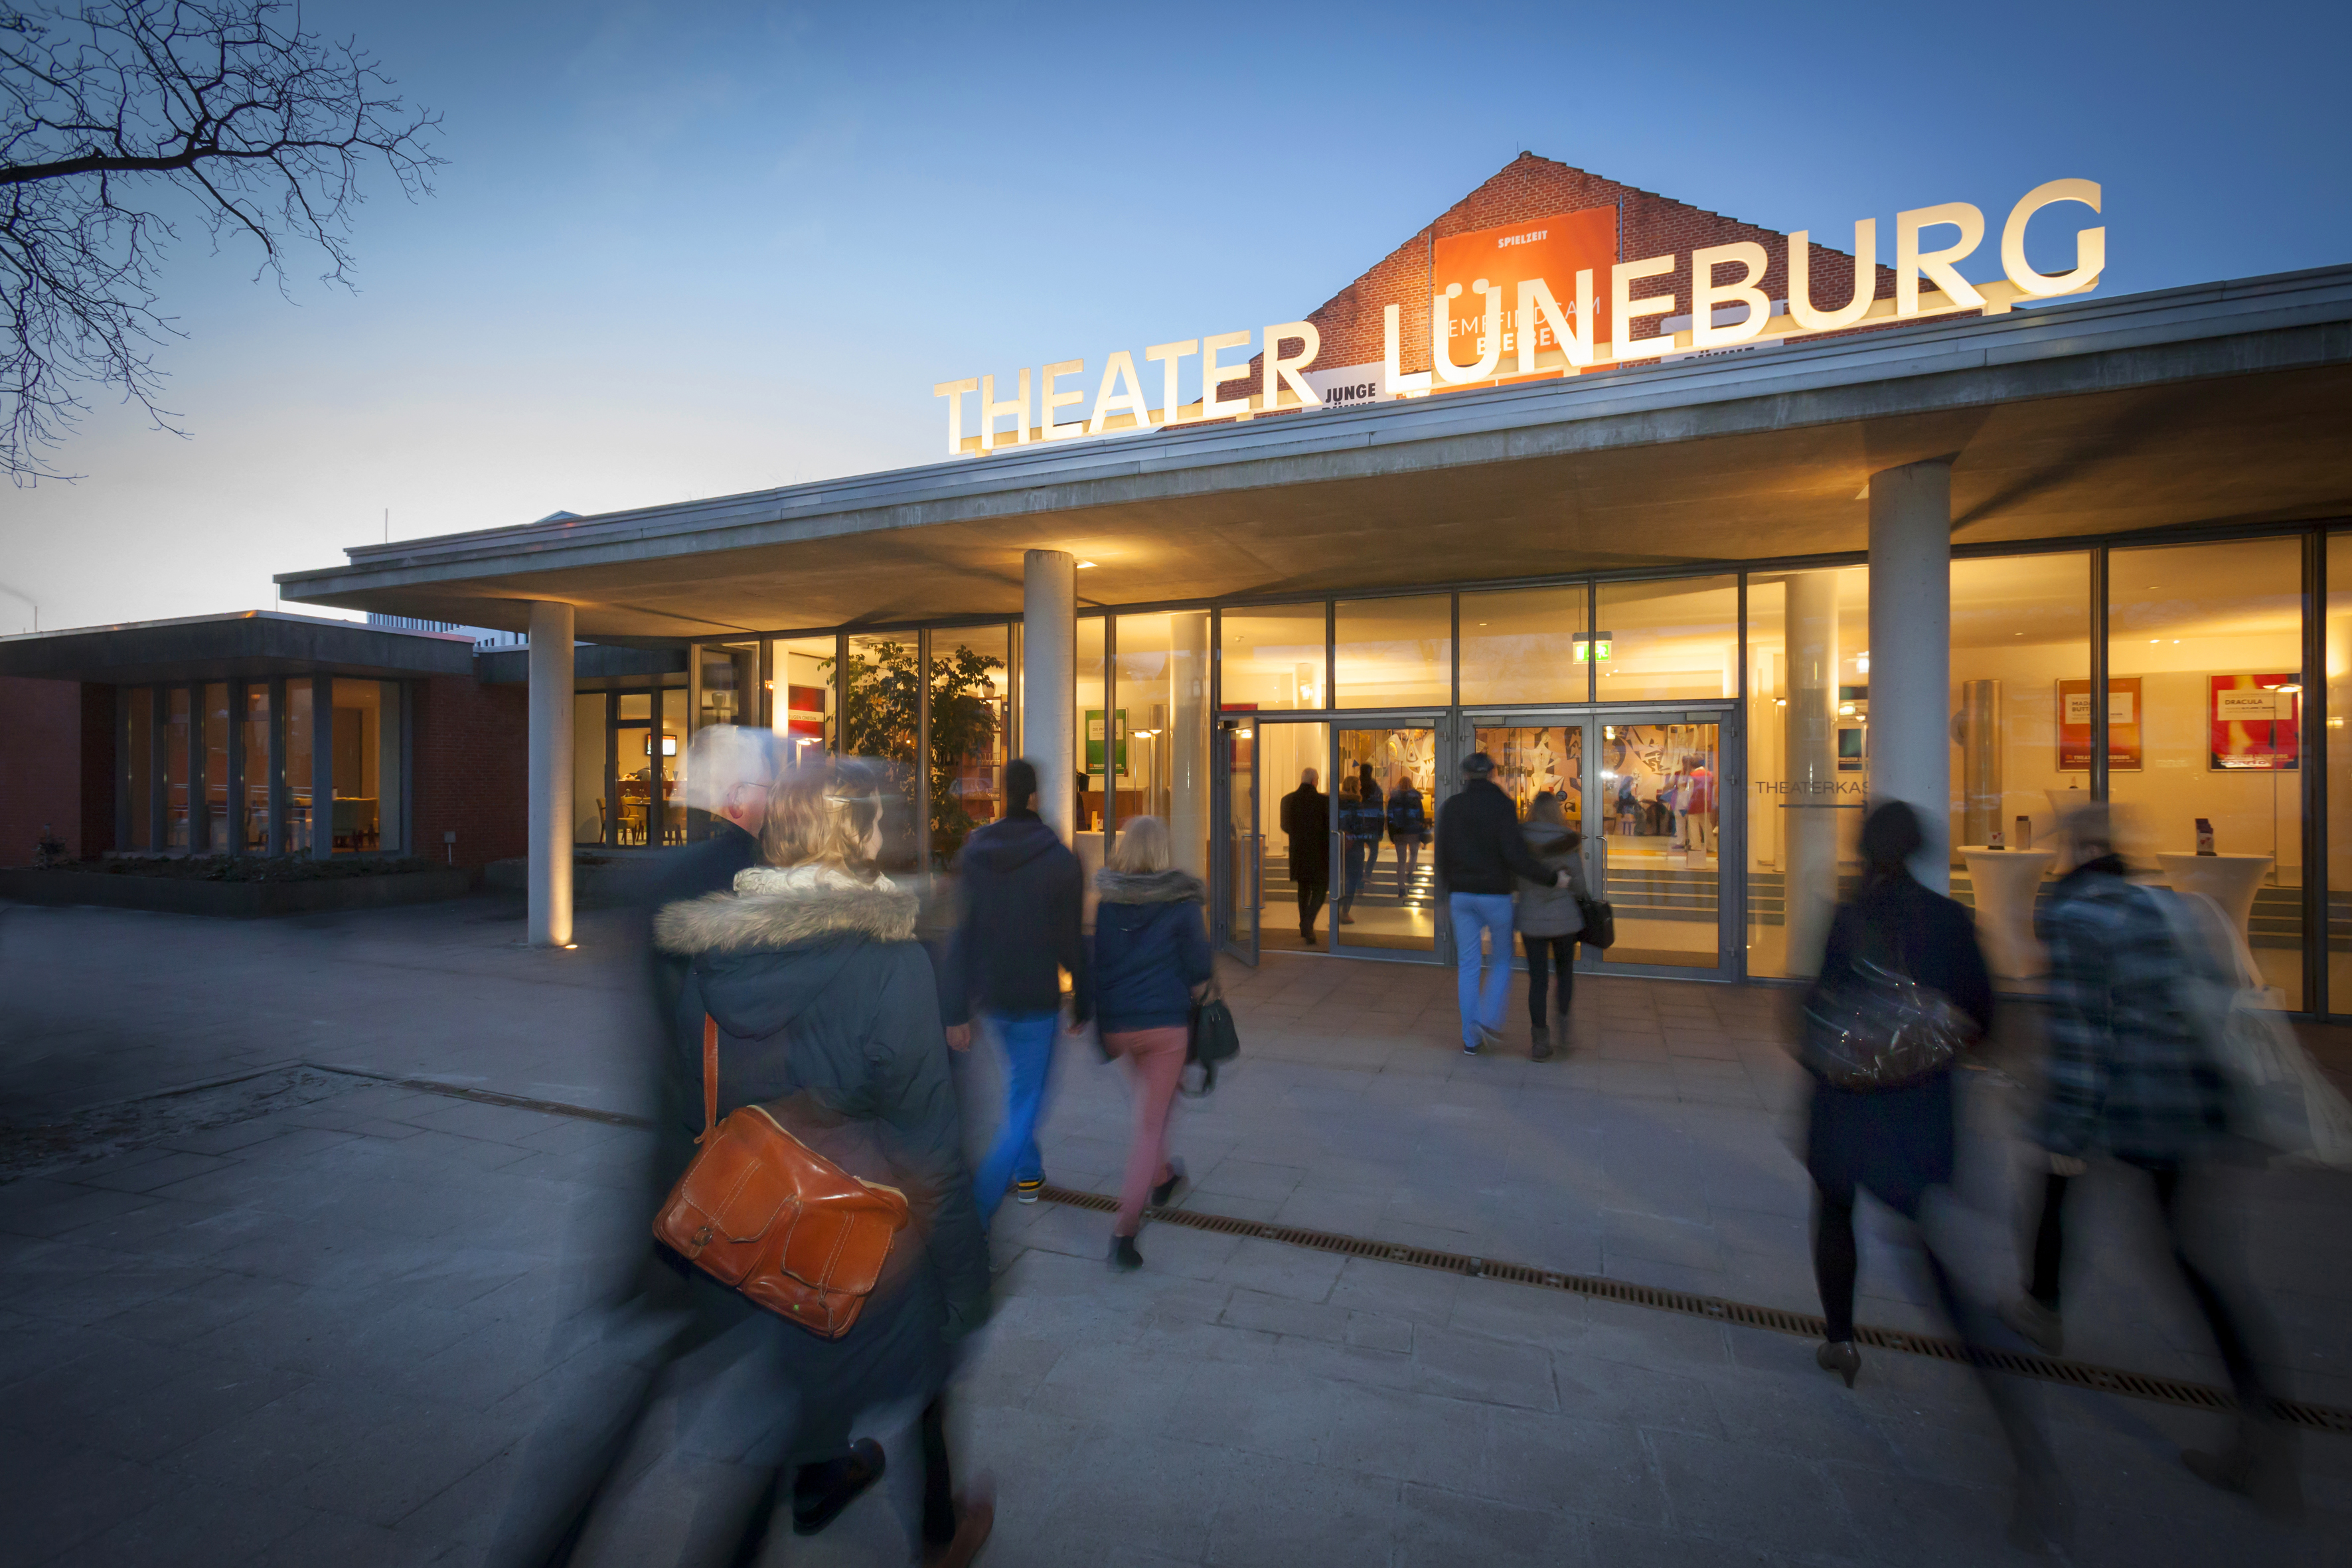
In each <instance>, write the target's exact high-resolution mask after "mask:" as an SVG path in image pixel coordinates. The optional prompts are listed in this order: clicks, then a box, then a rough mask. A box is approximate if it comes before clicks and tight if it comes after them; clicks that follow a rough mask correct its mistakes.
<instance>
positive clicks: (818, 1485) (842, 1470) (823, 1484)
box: [793, 1437, 884, 1535]
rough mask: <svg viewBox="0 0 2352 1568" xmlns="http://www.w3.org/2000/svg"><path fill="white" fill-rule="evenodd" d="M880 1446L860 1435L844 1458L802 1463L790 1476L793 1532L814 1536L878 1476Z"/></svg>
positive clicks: (839, 1515)
mask: <svg viewBox="0 0 2352 1568" xmlns="http://www.w3.org/2000/svg"><path fill="white" fill-rule="evenodd" d="M883 1464H884V1460H883V1457H882V1445H881V1444H879V1443H877V1442H876V1441H875V1440H874V1439H873V1438H871V1437H860V1438H859V1439H857V1441H856V1442H855V1443H852V1444H851V1445H850V1446H849V1453H848V1455H847V1456H846V1457H845V1458H838V1459H828V1460H826V1461H825V1462H824V1463H823V1464H821V1465H803V1466H802V1467H801V1468H800V1473H799V1474H798V1475H795V1476H794V1477H793V1534H794V1535H814V1534H815V1533H816V1532H817V1531H820V1530H823V1529H824V1527H825V1526H826V1525H828V1524H831V1523H832V1522H833V1521H835V1520H836V1519H838V1518H840V1517H841V1510H843V1509H845V1508H847V1507H848V1506H849V1505H850V1504H851V1503H853V1502H856V1500H857V1498H858V1494H859V1493H861V1492H863V1491H864V1490H865V1489H866V1488H867V1487H870V1486H872V1485H873V1484H874V1483H875V1482H876V1481H878V1480H880V1479H882V1467H883Z"/></svg>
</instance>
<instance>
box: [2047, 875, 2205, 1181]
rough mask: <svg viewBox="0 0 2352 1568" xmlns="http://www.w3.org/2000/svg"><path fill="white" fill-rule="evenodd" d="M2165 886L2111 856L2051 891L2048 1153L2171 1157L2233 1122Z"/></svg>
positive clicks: (2195, 1151) (2155, 1160) (2197, 1150)
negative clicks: (2189, 996)
mask: <svg viewBox="0 0 2352 1568" xmlns="http://www.w3.org/2000/svg"><path fill="white" fill-rule="evenodd" d="M2167 896H2168V895H2166V894H2164V893H2161V892H2158V891H2155V890H2153V889H2146V888H2137V887H2134V886H2133V885H2132V884H2131V883H2129V882H2127V881H2126V880H2124V877H2123V862H2122V861H2121V860H2119V859H2116V858H2114V857H2113V856H2109V857H2106V858H2103V859H2099V860H2094V861H2092V862H2090V863H2089V864H2088V865H2085V866H2082V867H2079V868H2076V869H2074V871H2072V872H2069V873H2068V874H2067V875H2066V876H2065V877H2064V878H2063V879H2060V881H2059V883H2058V886H2057V888H2056V889H2053V893H2052V895H2051V900H2050V910H2049V915H2048V917H2047V922H2046V926H2045V929H2044V931H2043V935H2044V937H2045V938H2046V940H2047V941H2048V942H2049V946H2050V1000H2051V1008H2050V1015H2049V1022H2050V1058H2049V1063H2048V1073H2047V1077H2048V1085H2047V1089H2046V1092H2045V1096H2044V1099H2043V1101H2042V1116H2041V1122H2040V1126H2039V1128H2038V1130H2037V1131H2038V1137H2039V1141H2040V1142H2041V1144H2042V1147H2043V1148H2045V1149H2048V1150H2049V1151H2051V1152H2053V1153H2057V1154H2074V1155H2083V1154H2090V1153H2097V1152H2106V1153H2111V1154H2114V1155H2116V1156H2117V1157H2119V1158H2122V1159H2125V1160H2131V1161H2137V1162H2140V1163H2149V1164H2174V1163H2179V1162H2180V1161H2183V1160H2187V1159H2192V1158H2195V1157H2196V1156H2198V1155H2200V1154H2203V1153H2206V1152H2210V1150H2211V1149H2212V1148H2213V1146H2214V1145H2215V1144H2216V1143H2217V1142H2219V1141H2220V1140H2221V1137H2222V1136H2223V1135H2224V1133H2225V1132H2226V1131H2227V1129H2228V1125H2229V1120H2230V1096H2229V1085H2228V1081H2227V1080H2226V1079H2224V1078H2223V1077H2222V1076H2221V1070H2220V1068H2218V1067H2217V1066H2216V1065H2215V1063H2214V1061H2213V1059H2212V1057H2211V1053H2210V1050H2209V1049H2208V1048H2207V1047H2206V1045H2205V1043H2204V1042H2203V1041H2202V1040H2200V1038H2199V1037H2198V1035H2197V1032H2196V1031H2195V1030H2194V1029H2193V1028H2192V1027H2191V1026H2190V1025H2189V1020H2188V1018H2187V1017H2186V1016H2184V1015H2183V1012H2182V1009H2181V1006H2180V1003H2179V997H2178V994H2177V993H2176V991H2175V988H2174V984H2173V983H2174V980H2175V978H2176V976H2178V975H2179V973H2181V970H2182V965H2183V963H2184V962H2185V960H2184V956H2183V955H2182V954H2181V953H2180V952H2179V949H2178V948H2177V947H2176V946H2175V945H2174V942H2173V939H2172V932H2171V929H2170V927H2169V926H2168V924H2167V923H2166V921H2165V917H2164V910H2163V907H2162V906H2161V905H2160V904H2159V903H2158V901H2157V900H2159V899H2162V898H2165V897H2167Z"/></svg>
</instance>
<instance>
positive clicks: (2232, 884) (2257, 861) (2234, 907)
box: [2156, 855, 2271, 937]
mask: <svg viewBox="0 0 2352 1568" xmlns="http://www.w3.org/2000/svg"><path fill="white" fill-rule="evenodd" d="M2156 863H2157V864H2158V865H2159V866H2161V867H2163V868H2164V879H2165V880H2166V881H2168V882H2169V883H2171V884H2172V890H2173V891H2174V892H2176V893H2202V894H2204V895H2205V896H2206V897H2207V898H2209V899H2210V900H2213V901H2214V902H2215V903H2217V904H2219V905H2221V912H2222V913H2223V914H2225V915H2227V916H2229V917H2230V924H2231V926H2232V927H2233V928H2235V930H2236V931H2237V933H2238V935H2239V936H2241V937H2250V933H2249V932H2248V931H2247V929H2246V926H2247V922H2248V921H2250V920H2251V919H2252V916H2253V912H2254V891H2255V889H2258V888H2260V887H2261V886H2262V885H2263V877H2264V876H2265V875H2267V874H2268V873H2269V871H2270V868H2271V858H2270V857H2269V856H2267V855H2158V857H2157V858H2156Z"/></svg>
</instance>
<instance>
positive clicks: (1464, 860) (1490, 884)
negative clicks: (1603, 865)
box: [1437, 752, 1568, 1057]
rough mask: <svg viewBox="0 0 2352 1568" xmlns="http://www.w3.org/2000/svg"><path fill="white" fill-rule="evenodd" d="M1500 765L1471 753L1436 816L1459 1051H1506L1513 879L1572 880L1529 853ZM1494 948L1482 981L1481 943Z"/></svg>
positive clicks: (1557, 883)
mask: <svg viewBox="0 0 2352 1568" xmlns="http://www.w3.org/2000/svg"><path fill="white" fill-rule="evenodd" d="M1494 772H1495V759H1494V758H1492V757H1490V756H1488V755H1487V754H1486V752H1471V753H1470V754H1469V755H1468V756H1466V757H1465V758H1463V759H1462V793H1461V794H1459V795H1455V796H1454V798H1453V799H1451V800H1449V801H1447V802H1446V803H1445V804H1444V805H1441V806H1439V807H1438V808H1437V885H1438V886H1439V887H1440V888H1442V889H1444V891H1445V908H1446V912H1447V914H1448V915H1450V916H1451V917H1452V919H1453V922H1454V964H1455V971H1454V973H1455V982H1454V999H1455V1001H1456V1002H1457V1004H1458V1005H1460V1007H1461V1010H1462V1049H1463V1052H1464V1054H1465V1055H1467V1056H1474V1057H1475V1056H1476V1055H1477V1054H1478V1049H1479V1047H1481V1046H1482V1045H1490V1046H1499V1045H1501V1044H1502V1043H1503V1001H1504V998H1505V997H1507V995H1509V994H1510V989H1511V894H1512V892H1513V891H1514V890H1515V889H1517V887H1518V883H1517V881H1516V880H1514V879H1515V878H1518V877H1525V878H1526V879H1528V881H1530V882H1534V883H1537V884H1538V885H1539V886H1546V887H1559V888H1565V887H1567V886H1568V873H1567V872H1565V871H1561V870H1558V869H1555V868H1552V867H1549V866H1547V865H1545V864H1544V863H1543V862H1542V861H1540V860H1538V859H1537V858H1536V857H1535V852H1534V851H1533V850H1531V849H1529V848H1528V838H1527V835H1526V833H1525V832H1523V831H1522V830H1521V829H1520V827H1519V813H1518V808H1517V806H1515V805H1512V804H1511V797H1510V796H1509V795H1505V794H1504V793H1503V792H1502V791H1501V790H1500V789H1499V788H1497V787H1496V784H1495V781H1494V778H1493V776H1492V775H1493V773H1494ZM1482 936H1484V937H1489V938H1491V940H1492V941H1493V942H1494V946H1495V954H1494V959H1495V962H1494V966H1493V968H1492V969H1491V970H1489V971H1488V972H1487V973H1486V974H1485V976H1484V978H1483V981H1482V978H1481V975H1480V973H1479V971H1480V968H1481V965H1482V963H1483V962H1484V958H1485V954H1484V952H1482V950H1481V948H1480V945H1479V939H1480V938H1481V937H1482Z"/></svg>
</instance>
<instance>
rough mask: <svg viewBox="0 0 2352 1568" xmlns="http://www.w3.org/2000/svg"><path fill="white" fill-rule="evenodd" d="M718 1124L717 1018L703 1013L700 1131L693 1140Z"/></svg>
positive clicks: (698, 1140) (706, 1135) (699, 1137)
mask: <svg viewBox="0 0 2352 1568" xmlns="http://www.w3.org/2000/svg"><path fill="white" fill-rule="evenodd" d="M717 1125H719V1020H718V1019H716V1018H714V1017H712V1016H710V1015H709V1014H708V1013H705V1014H704V1015H703V1016H702V1131H699V1132H698V1133H696V1134H695V1136H694V1141H695V1142H698V1143H699V1142H702V1141H703V1140H704V1139H705V1138H708V1137H709V1136H710V1130H711V1129H712V1128H713V1127H716V1126H717Z"/></svg>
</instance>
